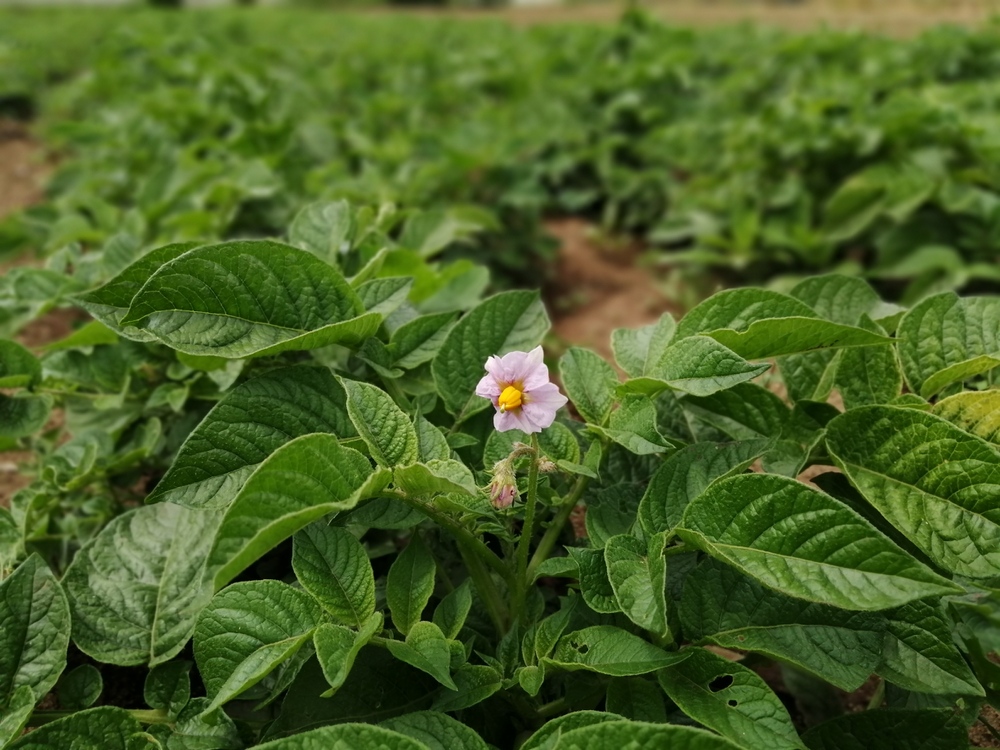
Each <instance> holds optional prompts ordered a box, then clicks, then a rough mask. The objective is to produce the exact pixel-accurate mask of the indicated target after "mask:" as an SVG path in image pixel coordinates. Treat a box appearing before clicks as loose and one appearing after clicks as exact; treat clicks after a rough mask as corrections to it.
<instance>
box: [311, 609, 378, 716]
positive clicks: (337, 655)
mask: <svg viewBox="0 0 1000 750" xmlns="http://www.w3.org/2000/svg"><path fill="white" fill-rule="evenodd" d="M382 624H383V620H382V613H381V612H375V613H374V614H372V615H371V616H370V617H369V618H368V619H367V620H366V621H365V622H364V623H362V624H361V626H360V627H359V628H358V630H357V632H355V631H353V630H350V629H349V628H345V627H344V626H343V625H333V624H331V623H328V622H325V623H323V624H322V625H320V626H319V627H318V628H317V629H316V632H315V633H314V634H313V645H314V646H315V648H316V658H317V659H318V660H319V663H320V666H321V667H322V668H323V676H324V677H326V681H327V682H328V683H330V689H329V690H327V691H326V692H325V693H323V696H324V697H326V698H329V697H330V696H331V695H333V694H334V693H336V692H337V690H339V689H340V688H341V687H342V686H343V684H344V682H346V681H347V678H348V676H350V674H351V669H352V668H353V667H354V661H355V659H357V658H358V654H359V653H360V652H361V649H362V648H364V647H365V646H366V645H367V644H368V642H369V641H370V640H371V639H372V636H374V635H376V634H377V633H378V632H379V631H380V630H382Z"/></svg>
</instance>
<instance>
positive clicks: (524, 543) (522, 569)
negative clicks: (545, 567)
mask: <svg viewBox="0 0 1000 750" xmlns="http://www.w3.org/2000/svg"><path fill="white" fill-rule="evenodd" d="M531 447H532V449H533V451H534V455H533V456H532V457H531V467H530V468H529V469H528V501H527V504H526V505H525V508H524V526H522V527H521V538H520V539H518V541H517V560H516V565H517V568H516V570H517V572H516V573H515V574H514V581H515V585H516V586H517V588H516V591H517V599H516V601H515V605H514V612H515V614H516V615H517V617H518V618H519V619H520V620H521V622H522V623H524V619H525V615H526V614H527V613H526V611H525V610H526V607H525V601H526V600H527V598H528V588H529V587H530V586H531V582H530V580H529V579H528V549H529V548H530V547H531V537H532V536H534V531H535V508H536V506H537V505H538V456H539V449H538V436H537V435H535V434H532V436H531Z"/></svg>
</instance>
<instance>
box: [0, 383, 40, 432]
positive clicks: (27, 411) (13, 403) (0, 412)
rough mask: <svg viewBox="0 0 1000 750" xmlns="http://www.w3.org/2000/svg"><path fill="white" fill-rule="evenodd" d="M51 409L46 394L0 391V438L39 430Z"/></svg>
mask: <svg viewBox="0 0 1000 750" xmlns="http://www.w3.org/2000/svg"><path fill="white" fill-rule="evenodd" d="M51 410H52V399H51V398H49V397H48V396H32V395H17V396H8V395H6V394H4V393H0V438H20V437H24V436H25V435H30V434H32V433H33V432H36V431H37V430H40V429H41V428H42V426H43V425H44V424H45V422H46V421H47V420H48V418H49V412H50V411H51Z"/></svg>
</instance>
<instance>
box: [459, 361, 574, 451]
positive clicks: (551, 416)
mask: <svg viewBox="0 0 1000 750" xmlns="http://www.w3.org/2000/svg"><path fill="white" fill-rule="evenodd" d="M476 395H477V396H482V397H483V398H488V399H489V400H490V401H492V402H493V406H494V407H495V408H496V410H497V413H496V414H494V415H493V426H494V427H496V428H497V430H498V431H500V432H506V431H507V430H521V431H522V432H526V433H529V434H530V433H533V432H541V431H542V430H544V429H545V428H546V427H548V426H549V425H550V424H552V422H553V421H554V420H555V418H556V411H558V410H559V407H561V406H563V404H565V403H566V401H567V398H566V397H565V396H564V395H562V394H561V393H560V392H559V388H558V386H556V385H555V384H554V383H550V382H549V368H548V367H546V366H545V363H544V362H543V361H542V347H540V346H537V347H535V348H534V349H532V350H531V351H530V352H510V353H509V354H505V355H503V356H502V357H490V358H489V359H487V360H486V375H485V376H483V379H482V380H480V381H479V385H477V386H476Z"/></svg>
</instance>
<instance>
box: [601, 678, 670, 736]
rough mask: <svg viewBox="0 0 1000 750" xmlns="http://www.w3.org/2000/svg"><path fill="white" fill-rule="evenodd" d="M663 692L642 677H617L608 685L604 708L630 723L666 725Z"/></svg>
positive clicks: (653, 683)
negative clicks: (644, 722) (641, 722)
mask: <svg viewBox="0 0 1000 750" xmlns="http://www.w3.org/2000/svg"><path fill="white" fill-rule="evenodd" d="M663 698H664V695H663V690H661V689H660V686H659V685H657V684H656V683H655V682H653V681H651V680H647V679H644V678H642V677H617V678H615V679H613V680H611V684H610V685H608V693H607V697H606V699H605V702H604V704H605V708H606V709H607V711H608V712H609V713H613V714H619V715H621V716H624V717H625V718H627V719H630V720H632V721H648V722H653V723H657V724H666V723H667V709H666V706H665V705H664V701H663Z"/></svg>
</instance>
